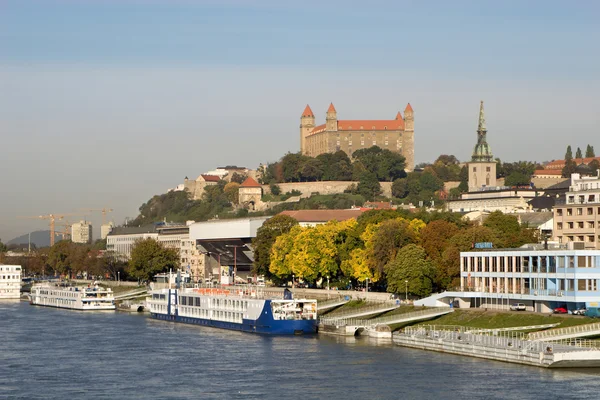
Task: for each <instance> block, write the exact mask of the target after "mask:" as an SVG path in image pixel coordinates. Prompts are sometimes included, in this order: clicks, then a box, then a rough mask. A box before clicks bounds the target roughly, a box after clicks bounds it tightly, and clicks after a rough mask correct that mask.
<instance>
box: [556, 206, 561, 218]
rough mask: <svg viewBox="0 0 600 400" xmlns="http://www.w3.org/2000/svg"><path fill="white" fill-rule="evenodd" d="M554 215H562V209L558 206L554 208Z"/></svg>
mask: <svg viewBox="0 0 600 400" xmlns="http://www.w3.org/2000/svg"><path fill="white" fill-rule="evenodd" d="M556 215H557V216H559V217H562V209H560V208H559V209H558V210H556Z"/></svg>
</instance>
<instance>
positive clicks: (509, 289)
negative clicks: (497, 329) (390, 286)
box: [415, 245, 600, 312]
mask: <svg viewBox="0 0 600 400" xmlns="http://www.w3.org/2000/svg"><path fill="white" fill-rule="evenodd" d="M557 247H558V248H555V249H548V250H545V249H543V245H533V246H530V247H527V248H519V249H498V250H485V251H467V252H461V253H460V289H457V290H455V291H448V292H444V293H440V294H436V295H432V296H430V297H429V298H427V299H423V300H420V301H418V302H416V303H415V304H425V305H429V304H432V303H433V304H436V305H443V304H446V305H449V304H452V305H453V306H455V307H460V308H469V307H478V308H479V307H480V308H490V309H508V308H509V307H510V304H512V303H515V302H519V303H524V304H525V305H526V307H527V310H529V311H537V312H552V310H553V309H554V308H556V307H565V308H566V309H568V310H575V309H578V308H581V307H587V308H597V307H598V304H599V303H600V290H599V289H598V287H599V283H600V250H576V249H573V248H572V247H573V246H570V247H571V248H565V246H562V247H560V246H557Z"/></svg>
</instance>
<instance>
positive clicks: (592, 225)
mask: <svg viewBox="0 0 600 400" xmlns="http://www.w3.org/2000/svg"><path fill="white" fill-rule="evenodd" d="M588 228H591V229H594V221H588Z"/></svg>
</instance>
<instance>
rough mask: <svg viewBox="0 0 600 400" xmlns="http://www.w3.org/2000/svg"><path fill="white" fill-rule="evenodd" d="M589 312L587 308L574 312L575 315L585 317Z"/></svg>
mask: <svg viewBox="0 0 600 400" xmlns="http://www.w3.org/2000/svg"><path fill="white" fill-rule="evenodd" d="M586 312H587V310H586V308H585V307H583V308H579V309H577V310H573V315H585V313H586Z"/></svg>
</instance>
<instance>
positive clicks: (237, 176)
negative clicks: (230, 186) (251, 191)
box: [231, 172, 248, 185]
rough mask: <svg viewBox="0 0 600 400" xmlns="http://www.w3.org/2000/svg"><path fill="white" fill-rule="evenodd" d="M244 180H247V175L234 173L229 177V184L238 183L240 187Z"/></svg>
mask: <svg viewBox="0 0 600 400" xmlns="http://www.w3.org/2000/svg"><path fill="white" fill-rule="evenodd" d="M246 178H248V175H246V174H240V173H237V172H234V173H233V175H231V182H235V183H239V184H240V185H241V184H242V183H244V181H245V180H246Z"/></svg>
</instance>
